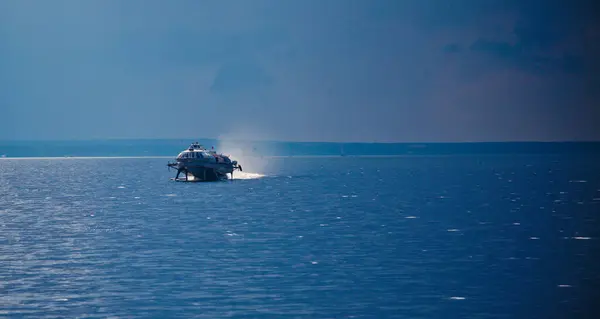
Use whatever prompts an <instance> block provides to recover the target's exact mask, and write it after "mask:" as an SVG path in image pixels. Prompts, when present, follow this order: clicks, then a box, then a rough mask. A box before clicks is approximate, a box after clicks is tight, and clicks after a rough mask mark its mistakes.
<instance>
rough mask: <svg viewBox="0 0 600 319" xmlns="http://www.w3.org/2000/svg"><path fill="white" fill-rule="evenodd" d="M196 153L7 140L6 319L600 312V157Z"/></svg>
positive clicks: (498, 150) (0, 304)
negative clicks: (186, 168) (231, 170)
mask: <svg viewBox="0 0 600 319" xmlns="http://www.w3.org/2000/svg"><path fill="white" fill-rule="evenodd" d="M189 142H190V140H186V141H183V142H182V141H155V142H154V143H152V142H150V141H147V142H146V144H144V145H139V144H136V143H134V142H132V141H122V142H113V144H111V143H108V142H99V141H96V142H52V143H49V142H10V143H9V142H0V155H2V154H5V155H6V158H3V159H0V318H598V317H599V316H598V314H599V310H600V304H599V301H600V262H599V261H598V260H599V259H598V258H599V257H600V241H599V239H600V152H598V146H597V144H593V143H592V144H586V143H580V144H577V143H575V144H544V143H541V144H529V146H530V147H526V145H525V144H519V143H516V144H511V143H508V144H493V143H492V144H477V145H464V144H456V145H445V144H436V145H432V144H426V145H425V144H418V145H417V144H410V145H409V144H388V145H378V144H345V145H344V146H341V145H339V144H318V143H317V144H310V143H305V144H303V143H296V144H293V143H292V144H287V145H286V144H284V143H280V144H269V145H266V144H257V145H252V146H251V147H249V148H248V146H244V147H247V148H245V149H244V152H242V155H241V156H240V157H239V160H240V163H241V164H242V165H244V172H242V173H239V172H236V176H235V177H236V179H234V180H229V181H221V182H211V183H185V182H175V181H172V180H171V178H172V177H174V175H175V172H174V171H172V170H171V171H168V170H167V166H166V164H167V162H168V161H169V160H172V159H168V158H152V157H139V158H80V157H86V156H122V157H124V156H141V155H146V156H172V157H173V158H174V157H175V155H176V154H177V153H178V152H179V151H181V150H182V149H183V148H185V147H187V146H188V145H189ZM200 142H201V143H205V144H206V145H207V146H209V147H210V145H211V142H212V141H200ZM61 143H62V144H61ZM94 143H97V144H94ZM494 146H496V147H495V148H494ZM242 148H243V147H242ZM267 149H268V151H266V150H267ZM340 149H342V154H343V155H348V156H339V155H340ZM238 150H239V147H238ZM486 150H487V151H486ZM265 155H266V156H265ZM273 155H279V156H277V157H275V156H273ZM296 155H298V156H296ZM300 155H302V156H300ZM322 155H330V156H322ZM356 155H380V156H356ZM392 155H402V156H392ZM64 156H73V157H70V158H64ZM17 157H25V158H17ZM36 157H39V158H36ZM49 157H58V158H49Z"/></svg>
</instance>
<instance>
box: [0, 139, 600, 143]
mask: <svg viewBox="0 0 600 319" xmlns="http://www.w3.org/2000/svg"><path fill="white" fill-rule="evenodd" d="M186 140H187V141H199V140H213V141H221V140H223V141H225V140H229V141H239V142H248V143H314V144H416V145H418V144H507V143H511V144H517V143H520V144H533V143H535V144H564V143H600V140H556V141H536V140H506V141H440V142H434V141H431V142H410V141H403V142H402V141H398V142H389V141H388V142H378V141H371V142H366V141H364V142H359V141H344V142H341V141H311V140H303V141H293V140H291V141H286V140H264V139H244V138H214V137H196V138H183V137H182V138H176V137H172V138H149V137H141V138H89V139H10V140H9V139H0V143H6V142H10V143H15V142H16V143H19V142H21V143H26V142H39V143H52V142H116V141H186Z"/></svg>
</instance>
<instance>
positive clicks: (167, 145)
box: [0, 139, 600, 159]
mask: <svg viewBox="0 0 600 319" xmlns="http://www.w3.org/2000/svg"><path fill="white" fill-rule="evenodd" d="M190 141H195V140H191V139H190V140H187V141H186V140H173V139H169V140H166V139H160V140H94V141H12V142H7V141H4V142H3V141H0V158H13V159H14V158H53V159H56V158H175V157H176V156H177V154H179V152H181V151H182V150H183V149H185V148H187V147H188V146H189V144H188V143H189V142H190ZM197 141H198V142H199V143H200V144H202V145H204V146H205V147H207V148H211V147H213V146H214V147H215V149H216V151H218V152H223V153H225V154H234V155H235V156H237V157H260V156H264V157H341V156H342V155H344V156H359V157H414V156H457V155H476V156H482V155H536V154H540V155H541V154H545V155H550V154H600V142H472V143H334V142H262V141H260V142H259V141H257V142H247V141H240V140H225V141H218V140H202V139H198V140H197ZM2 156H5V157H2Z"/></svg>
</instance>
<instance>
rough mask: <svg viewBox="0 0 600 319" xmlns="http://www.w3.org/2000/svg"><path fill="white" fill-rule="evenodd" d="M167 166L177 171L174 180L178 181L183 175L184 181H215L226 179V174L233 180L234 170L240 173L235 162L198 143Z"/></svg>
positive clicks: (240, 167)
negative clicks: (182, 174)
mask: <svg viewBox="0 0 600 319" xmlns="http://www.w3.org/2000/svg"><path fill="white" fill-rule="evenodd" d="M167 166H168V167H169V168H175V169H177V175H176V176H175V178H174V180H180V179H179V175H180V174H181V173H184V176H185V179H184V180H185V181H217V180H222V179H228V176H227V174H230V176H231V179H233V172H234V171H235V170H240V171H242V166H241V165H239V164H238V162H237V161H232V160H231V159H230V158H229V156H227V155H224V154H219V153H217V152H215V151H214V150H212V149H211V150H207V149H205V148H204V147H203V146H202V145H200V144H198V142H196V143H192V144H191V145H190V147H189V148H188V149H186V150H183V151H182V152H181V153H179V155H177V158H176V161H175V162H174V163H168V164H167Z"/></svg>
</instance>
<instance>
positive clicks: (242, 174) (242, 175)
mask: <svg viewBox="0 0 600 319" xmlns="http://www.w3.org/2000/svg"><path fill="white" fill-rule="evenodd" d="M265 176H266V175H264V174H259V173H249V172H235V173H233V179H234V180H236V179H258V178H263V177H265Z"/></svg>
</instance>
